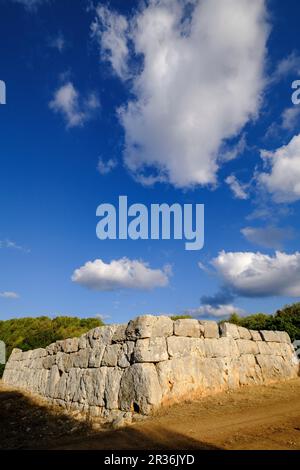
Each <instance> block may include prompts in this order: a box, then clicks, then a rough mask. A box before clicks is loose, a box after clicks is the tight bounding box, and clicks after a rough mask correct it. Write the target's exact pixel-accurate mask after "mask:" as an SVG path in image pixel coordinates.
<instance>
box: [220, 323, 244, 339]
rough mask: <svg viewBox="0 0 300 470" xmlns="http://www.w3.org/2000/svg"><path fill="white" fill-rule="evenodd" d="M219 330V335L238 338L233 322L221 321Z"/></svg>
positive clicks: (237, 331) (236, 328) (238, 334)
mask: <svg viewBox="0 0 300 470" xmlns="http://www.w3.org/2000/svg"><path fill="white" fill-rule="evenodd" d="M220 332H221V336H225V337H226V338H233V339H239V338H240V333H239V330H238V327H237V325H235V324H234V323H227V322H224V323H221V324H220Z"/></svg>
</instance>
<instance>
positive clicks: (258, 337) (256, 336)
mask: <svg viewBox="0 0 300 470" xmlns="http://www.w3.org/2000/svg"><path fill="white" fill-rule="evenodd" d="M249 331H250V335H251V338H252V340H253V341H262V337H261V334H260V332H259V331H256V330H249Z"/></svg>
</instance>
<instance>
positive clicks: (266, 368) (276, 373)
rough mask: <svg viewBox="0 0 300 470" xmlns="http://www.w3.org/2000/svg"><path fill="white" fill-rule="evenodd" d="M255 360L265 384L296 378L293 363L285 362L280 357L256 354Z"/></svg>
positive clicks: (296, 368) (296, 372) (296, 373)
mask: <svg viewBox="0 0 300 470" xmlns="http://www.w3.org/2000/svg"><path fill="white" fill-rule="evenodd" d="M256 359H257V362H258V364H259V366H260V368H261V371H262V375H263V378H264V382H265V383H270V382H274V381H277V380H287V379H290V378H296V377H297V375H298V367H297V366H296V365H295V364H294V363H293V361H288V360H285V359H284V358H283V357H281V356H263V355H261V354H258V355H257V356H256Z"/></svg>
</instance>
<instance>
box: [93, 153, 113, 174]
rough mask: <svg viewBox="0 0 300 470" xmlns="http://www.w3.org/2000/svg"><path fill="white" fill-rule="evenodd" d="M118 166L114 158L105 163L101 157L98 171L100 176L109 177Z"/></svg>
mask: <svg viewBox="0 0 300 470" xmlns="http://www.w3.org/2000/svg"><path fill="white" fill-rule="evenodd" d="M117 165H118V162H117V160H114V159H113V158H110V159H109V160H107V161H105V160H103V159H102V158H101V157H100V158H99V160H98V165H97V170H98V172H99V173H100V175H108V173H111V172H112V171H113V170H114V169H115V168H116V166H117Z"/></svg>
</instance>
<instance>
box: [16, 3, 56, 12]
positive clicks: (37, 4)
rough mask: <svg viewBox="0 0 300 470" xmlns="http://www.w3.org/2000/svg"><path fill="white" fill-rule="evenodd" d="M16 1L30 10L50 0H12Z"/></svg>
mask: <svg viewBox="0 0 300 470" xmlns="http://www.w3.org/2000/svg"><path fill="white" fill-rule="evenodd" d="M12 1H13V2H14V3H20V4H21V5H24V7H25V8H26V9H28V10H30V11H33V10H35V9H36V8H37V7H38V6H40V5H41V4H42V3H48V1H49V0H12Z"/></svg>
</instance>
